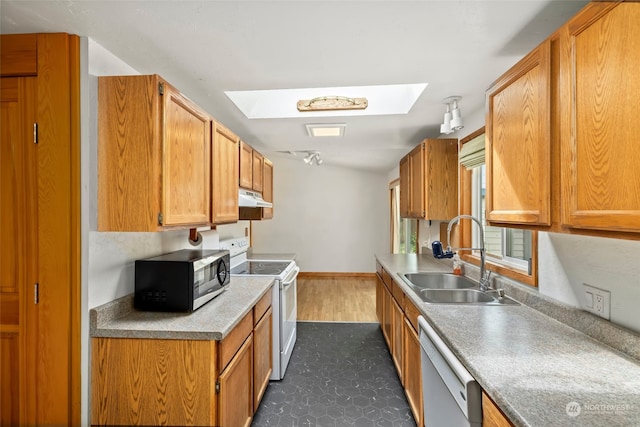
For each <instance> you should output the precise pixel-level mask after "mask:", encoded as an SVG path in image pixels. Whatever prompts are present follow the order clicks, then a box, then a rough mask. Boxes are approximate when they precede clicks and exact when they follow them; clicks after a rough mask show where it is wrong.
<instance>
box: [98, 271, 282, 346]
mask: <svg viewBox="0 0 640 427" xmlns="http://www.w3.org/2000/svg"><path fill="white" fill-rule="evenodd" d="M272 285H273V278H269V277H236V276H234V277H232V278H231V284H230V285H229V288H228V289H227V290H226V291H224V292H223V293H221V294H220V295H218V296H216V297H215V298H214V299H212V300H211V301H209V302H208V303H206V304H205V305H203V306H202V307H200V308H199V309H197V310H196V311H194V312H193V313H158V312H150V311H137V310H135V309H134V308H133V294H130V295H127V296H126V297H123V298H120V299H117V300H115V301H112V302H109V303H107V304H104V305H101V306H99V307H96V308H94V309H91V310H90V314H89V316H90V333H91V336H92V337H114V338H157V339H190V340H221V339H223V338H224V337H225V336H227V334H228V333H229V332H231V330H232V329H233V328H234V327H235V326H236V325H237V324H238V323H239V322H240V320H242V318H243V317H244V316H245V314H247V313H248V312H249V311H250V310H251V309H252V307H253V306H254V305H255V304H256V303H257V302H258V300H259V299H260V298H261V297H262V296H263V295H264V294H265V293H266V292H268V291H269V290H270V289H271V286H272Z"/></svg>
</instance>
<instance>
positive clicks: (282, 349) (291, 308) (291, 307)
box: [220, 237, 300, 380]
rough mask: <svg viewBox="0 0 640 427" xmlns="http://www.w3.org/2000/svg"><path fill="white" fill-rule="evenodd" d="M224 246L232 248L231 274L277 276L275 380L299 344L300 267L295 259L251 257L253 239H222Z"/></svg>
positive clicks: (274, 304)
mask: <svg viewBox="0 0 640 427" xmlns="http://www.w3.org/2000/svg"><path fill="white" fill-rule="evenodd" d="M220 249H225V250H228V251H229V253H230V255H231V259H230V263H231V277H233V276H246V275H252V276H266V277H273V278H274V280H275V283H274V284H273V289H272V298H271V307H272V310H273V325H272V327H273V349H272V352H273V363H272V370H271V377H270V379H271V380H281V379H282V378H284V374H285V372H286V370H287V365H288V364H289V359H291V354H292V353H293V348H294V346H295V344H296V338H297V331H296V322H297V320H298V301H297V296H296V295H297V277H298V273H299V272H300V268H299V267H298V266H297V265H296V263H295V261H292V260H290V261H282V260H279V261H276V260H264V259H261V260H255V259H251V260H248V259H247V250H248V249H249V239H248V238H247V237H241V238H237V239H228V240H222V241H220Z"/></svg>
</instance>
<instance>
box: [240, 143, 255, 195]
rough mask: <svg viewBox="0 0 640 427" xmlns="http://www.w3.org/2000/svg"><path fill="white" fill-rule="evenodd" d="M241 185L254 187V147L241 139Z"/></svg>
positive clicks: (249, 187)
mask: <svg viewBox="0 0 640 427" xmlns="http://www.w3.org/2000/svg"><path fill="white" fill-rule="evenodd" d="M240 187H242V188H246V189H247V190H251V189H253V148H251V146H250V145H249V144H247V143H245V142H244V141H240Z"/></svg>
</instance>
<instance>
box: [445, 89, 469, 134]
mask: <svg viewBox="0 0 640 427" xmlns="http://www.w3.org/2000/svg"><path fill="white" fill-rule="evenodd" d="M461 99H462V97H461V96H450V97H448V98H445V99H444V100H443V101H442V102H443V103H444V104H445V105H446V106H447V111H446V112H445V113H444V121H443V123H442V124H441V125H440V133H443V134H445V135H448V134H450V133H453V132H454V131H457V130H460V129H462V128H463V127H464V125H463V124H462V116H461V115H460V108H458V101H460V100H461Z"/></svg>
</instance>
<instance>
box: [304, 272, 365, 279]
mask: <svg viewBox="0 0 640 427" xmlns="http://www.w3.org/2000/svg"><path fill="white" fill-rule="evenodd" d="M333 277H335V278H345V277H358V278H361V279H374V278H375V277H376V273H349V272H346V273H345V272H335V273H332V272H324V271H321V272H313V271H301V272H300V273H298V278H300V279H329V278H333Z"/></svg>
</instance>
